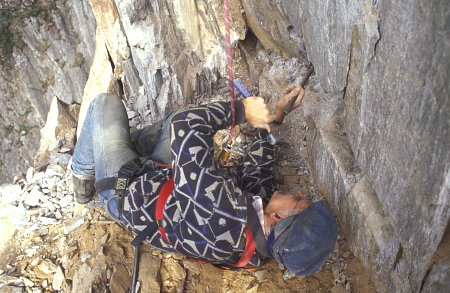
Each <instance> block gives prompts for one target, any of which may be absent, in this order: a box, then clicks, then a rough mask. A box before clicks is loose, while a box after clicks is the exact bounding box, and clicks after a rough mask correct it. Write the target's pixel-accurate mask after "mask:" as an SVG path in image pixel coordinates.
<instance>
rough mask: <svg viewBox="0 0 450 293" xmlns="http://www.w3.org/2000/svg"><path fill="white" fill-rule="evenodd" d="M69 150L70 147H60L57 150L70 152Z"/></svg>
mask: <svg viewBox="0 0 450 293" xmlns="http://www.w3.org/2000/svg"><path fill="white" fill-rule="evenodd" d="M70 150H71V148H68V147H63V148H61V149H60V150H59V152H60V153H67V152H70Z"/></svg>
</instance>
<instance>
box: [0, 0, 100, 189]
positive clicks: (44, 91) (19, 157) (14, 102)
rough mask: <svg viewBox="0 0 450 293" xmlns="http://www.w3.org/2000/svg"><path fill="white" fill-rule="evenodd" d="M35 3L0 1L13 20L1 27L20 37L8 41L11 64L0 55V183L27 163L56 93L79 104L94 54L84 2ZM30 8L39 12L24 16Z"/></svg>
mask: <svg viewBox="0 0 450 293" xmlns="http://www.w3.org/2000/svg"><path fill="white" fill-rule="evenodd" d="M9 2H12V3H9ZM33 2H35V3H34V4H31V3H33ZM36 2H37V1H29V0H23V1H4V2H3V3H2V4H0V6H1V8H2V13H3V11H5V13H6V14H7V16H8V18H7V19H8V20H11V21H16V23H15V24H14V25H13V26H12V27H8V28H6V29H7V30H8V31H14V34H15V35H16V36H17V37H18V38H19V37H20V40H11V42H13V41H14V42H15V50H14V52H13V53H12V55H11V56H8V58H11V62H10V63H11V64H12V65H11V67H7V66H5V65H4V63H3V61H4V58H6V57H5V56H2V63H1V64H2V67H1V70H0V90H1V95H0V100H1V103H2V107H0V125H1V126H2V127H1V128H0V135H1V137H2V140H1V142H0V148H1V152H0V162H1V164H0V182H2V183H4V182H7V181H9V182H10V181H12V179H13V177H14V175H15V174H17V173H20V172H23V171H24V170H26V169H27V168H28V167H29V166H31V165H32V164H33V157H34V155H35V153H36V151H37V150H38V148H39V139H40V134H39V129H40V128H41V127H42V126H43V124H44V123H45V121H46V118H47V113H48V110H49V108H50V104H51V101H52V99H53V98H54V97H55V96H57V97H58V98H59V99H60V100H61V101H63V102H65V103H66V104H73V103H81V98H82V96H83V88H84V86H85V84H86V81H87V78H88V73H89V68H90V66H91V63H92V57H93V54H94V44H95V19H94V17H93V13H92V10H91V8H90V6H89V3H88V1H86V0H82V1H39V3H36ZM3 9H5V10H3ZM35 11H41V13H39V14H36V16H33V17H25V16H24V15H25V14H28V15H33V13H34V12H35ZM42 15H45V17H43V16H42ZM4 17H5V18H6V16H3V15H2V19H4ZM2 28H3V27H2ZM2 34H3V33H2ZM2 46H3V42H2ZM19 49H20V50H19Z"/></svg>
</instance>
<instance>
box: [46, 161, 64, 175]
mask: <svg viewBox="0 0 450 293" xmlns="http://www.w3.org/2000/svg"><path fill="white" fill-rule="evenodd" d="M64 173H65V171H64V169H63V167H61V166H60V165H56V164H54V165H50V166H48V167H47V170H46V171H45V175H46V176H47V177H52V176H59V177H63V176H64Z"/></svg>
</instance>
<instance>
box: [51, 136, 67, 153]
mask: <svg viewBox="0 0 450 293" xmlns="http://www.w3.org/2000/svg"><path fill="white" fill-rule="evenodd" d="M65 143H66V138H65V137H64V136H62V137H60V138H58V139H57V140H56V141H55V143H54V144H52V145H50V146H49V147H48V150H49V151H54V150H56V149H59V148H60V147H62V146H63V145H64V144H65Z"/></svg>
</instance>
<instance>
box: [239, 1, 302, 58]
mask: <svg viewBox="0 0 450 293" xmlns="http://www.w3.org/2000/svg"><path fill="white" fill-rule="evenodd" d="M287 2H290V1H287ZM242 6H243V8H244V11H245V17H246V21H247V24H248V26H249V28H250V29H251V30H252V31H253V33H254V34H255V35H256V37H257V38H258V40H259V41H260V42H261V43H262V45H263V46H264V47H265V48H266V49H271V50H275V51H278V52H280V53H282V54H283V55H284V56H285V57H299V58H300V57H305V55H306V52H305V47H304V41H303V39H302V38H301V36H300V35H299V34H298V33H297V31H296V30H295V29H294V27H293V26H292V25H291V24H290V22H289V21H288V20H287V19H286V17H284V16H283V15H282V14H281V13H280V12H279V11H278V9H277V6H276V5H275V3H274V2H273V1H271V0H243V1H242ZM297 10H298V9H297ZM269 19H270V21H268V20H269ZM293 19H294V20H295V18H293Z"/></svg>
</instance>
